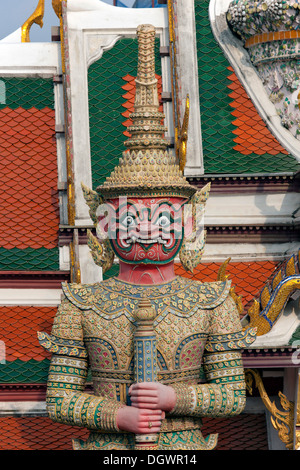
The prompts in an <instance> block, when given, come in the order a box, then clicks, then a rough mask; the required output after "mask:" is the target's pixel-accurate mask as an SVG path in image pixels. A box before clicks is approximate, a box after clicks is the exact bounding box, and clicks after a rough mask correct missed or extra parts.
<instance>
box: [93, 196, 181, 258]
mask: <svg viewBox="0 0 300 470" xmlns="http://www.w3.org/2000/svg"><path fill="white" fill-rule="evenodd" d="M185 202H186V199H183V198H179V197H155V198H140V199H139V198H130V199H129V198H128V199H127V198H126V197H122V198H119V199H114V200H110V201H107V203H106V204H105V209H104V210H103V209H102V215H100V217H99V225H100V229H101V230H102V235H103V232H104V233H106V234H107V236H108V237H109V239H110V241H111V244H112V247H113V250H114V251H115V253H116V255H117V256H118V258H119V259H121V260H122V261H124V262H126V263H130V264H138V263H143V264H166V263H169V262H170V261H171V260H172V259H174V258H175V256H176V255H177V253H178V251H179V249H180V247H181V244H182V240H183V204H184V203H185Z"/></svg>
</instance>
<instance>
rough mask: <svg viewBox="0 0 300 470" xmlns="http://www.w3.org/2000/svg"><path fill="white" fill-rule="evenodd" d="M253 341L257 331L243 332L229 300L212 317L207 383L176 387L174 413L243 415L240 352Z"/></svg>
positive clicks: (206, 357) (205, 363) (205, 366)
mask: <svg viewBox="0 0 300 470" xmlns="http://www.w3.org/2000/svg"><path fill="white" fill-rule="evenodd" d="M254 339H255V331H253V330H249V331H247V332H243V331H242V328H241V325H240V320H239V315H238V312H237V309H236V306H235V303H234V301H233V299H232V298H231V297H230V296H229V297H228V298H227V299H226V300H225V302H224V303H223V304H222V305H221V306H219V307H217V308H216V309H215V310H214V312H213V315H212V321H211V331H210V334H209V337H208V342H207V344H206V349H205V353H204V356H203V370H204V374H205V378H206V383H202V384H197V385H187V384H183V383H181V384H175V385H173V386H172V387H173V389H174V390H175V393H176V404H175V407H174V408H173V410H172V411H171V413H172V414H175V415H176V414H177V415H188V416H210V417H214V416H228V415H237V414H239V413H241V412H242V411H243V409H244V407H245V403H246V384H245V377H244V368H243V363H242V356H241V349H242V348H243V347H247V346H249V344H251V343H252V342H253V340H254Z"/></svg>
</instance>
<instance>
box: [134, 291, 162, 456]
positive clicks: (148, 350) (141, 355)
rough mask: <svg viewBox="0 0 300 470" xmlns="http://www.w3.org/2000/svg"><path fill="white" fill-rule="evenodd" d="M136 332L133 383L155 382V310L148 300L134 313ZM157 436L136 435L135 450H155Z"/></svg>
mask: <svg viewBox="0 0 300 470" xmlns="http://www.w3.org/2000/svg"><path fill="white" fill-rule="evenodd" d="M134 317H135V320H136V331H135V335H134V379H135V382H136V383H138V382H155V381H156V380H157V351H156V336H155V331H154V326H153V321H154V319H155V317H156V312H155V309H154V308H153V307H152V305H151V302H150V301H149V300H148V299H141V300H140V302H139V305H138V308H137V310H136V311H135V312H134ZM157 446H158V434H155V433H151V432H149V434H137V435H136V436H135V450H156V449H157Z"/></svg>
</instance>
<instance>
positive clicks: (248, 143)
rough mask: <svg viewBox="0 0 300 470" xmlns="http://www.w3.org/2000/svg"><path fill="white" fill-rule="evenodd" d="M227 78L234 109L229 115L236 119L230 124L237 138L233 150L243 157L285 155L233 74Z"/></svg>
mask: <svg viewBox="0 0 300 470" xmlns="http://www.w3.org/2000/svg"><path fill="white" fill-rule="evenodd" d="M228 70H230V71H231V72H233V68H232V67H228ZM228 78H229V80H231V83H230V84H229V85H228V88H229V89H230V90H232V92H231V93H230V94H229V96H230V98H232V99H233V102H232V103H230V106H231V107H232V108H234V111H232V113H231V114H232V115H233V116H234V117H236V119H235V120H234V121H232V124H233V125H234V126H236V127H237V129H235V130H234V131H233V134H235V135H236V136H237V137H235V138H234V139H233V140H234V142H235V143H236V144H237V145H236V146H235V147H233V148H234V149H235V150H237V151H238V152H240V153H242V154H243V155H250V154H252V153H254V154H256V155H263V154H265V153H269V154H271V155H277V154H279V153H281V154H286V155H287V154H288V152H287V151H286V150H285V149H284V148H283V147H282V146H281V145H280V143H279V142H278V141H277V140H276V138H275V137H274V136H273V135H272V134H271V132H270V131H269V129H268V128H267V126H266V124H265V123H264V121H263V120H262V118H261V117H260V116H259V114H258V112H257V111H256V109H255V107H254V105H253V103H252V101H251V100H250V98H249V96H248V95H247V93H246V91H245V90H244V88H243V86H242V85H241V83H240V82H239V80H238V78H237V76H236V75H235V73H232V74H231V75H230V76H229V77H228Z"/></svg>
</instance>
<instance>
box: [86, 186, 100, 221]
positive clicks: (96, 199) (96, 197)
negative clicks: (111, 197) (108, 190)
mask: <svg viewBox="0 0 300 470" xmlns="http://www.w3.org/2000/svg"><path fill="white" fill-rule="evenodd" d="M81 188H82V192H83V196H84V199H85V202H86V203H87V205H88V206H89V208H90V211H89V214H90V217H91V219H92V221H93V223H94V225H97V223H98V219H97V214H96V212H97V208H98V207H99V205H100V204H103V198H102V197H101V196H100V194H98V193H97V192H96V191H94V190H93V189H90V188H88V187H87V186H86V185H85V184H84V183H81Z"/></svg>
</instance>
